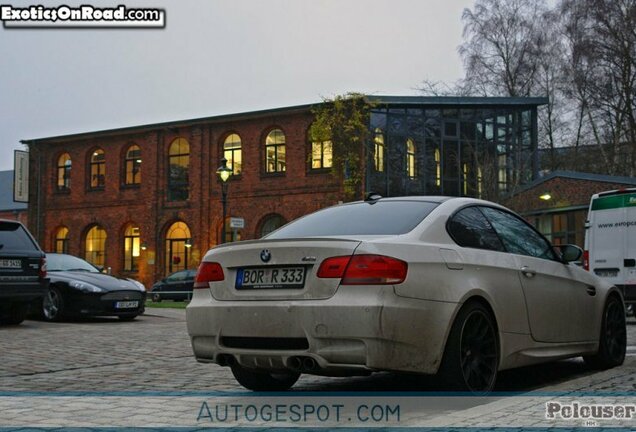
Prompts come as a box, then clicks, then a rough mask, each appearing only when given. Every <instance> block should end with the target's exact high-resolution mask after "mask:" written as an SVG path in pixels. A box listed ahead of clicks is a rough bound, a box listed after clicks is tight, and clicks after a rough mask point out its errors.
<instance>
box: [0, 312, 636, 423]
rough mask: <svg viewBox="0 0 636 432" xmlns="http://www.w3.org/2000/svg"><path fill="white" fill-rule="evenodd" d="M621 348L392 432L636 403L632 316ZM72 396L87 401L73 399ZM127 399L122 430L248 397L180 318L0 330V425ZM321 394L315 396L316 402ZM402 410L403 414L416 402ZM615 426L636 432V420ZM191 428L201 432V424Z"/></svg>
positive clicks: (69, 415)
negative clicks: (619, 355)
mask: <svg viewBox="0 0 636 432" xmlns="http://www.w3.org/2000/svg"><path fill="white" fill-rule="evenodd" d="M628 345H629V348H628V357H627V358H626V361H625V364H624V365H623V366H621V367H619V368H615V369H612V370H608V371H602V372H594V371H590V370H588V369H587V368H586V367H585V366H584V364H583V362H582V360H580V359H574V360H567V361H561V362H556V363H552V364H548V365H541V366H535V367H529V368H522V369H518V370H513V371H505V372H502V373H501V375H500V379H499V381H498V384H497V388H496V390H497V391H498V392H511V391H512V392H522V393H523V394H522V395H520V396H518V397H507V396H506V397H504V396H498V397H492V398H487V399H485V400H479V401H474V400H471V401H467V402H466V403H463V402H462V403H458V404H455V405H457V406H455V407H454V408H453V407H451V405H453V404H449V405H447V406H446V407H445V408H442V407H441V406H439V404H437V405H436V404H431V403H428V402H427V403H426V404H424V405H428V408H427V407H425V406H423V404H422V403H421V401H419V402H418V404H419V408H420V409H419V411H418V410H417V409H413V410H411V411H410V414H409V415H408V416H403V420H404V421H403V422H402V423H400V424H399V425H396V424H393V425H394V426H406V425H418V426H449V425H452V426H454V427H461V426H479V427H481V426H488V427H493V426H515V425H518V424H519V425H523V426H532V425H542V426H546V424H545V422H546V420H545V403H546V400H547V399H546V395H548V396H550V395H552V396H553V395H555V394H556V395H560V396H562V397H563V398H565V399H563V400H564V401H565V402H568V401H570V402H571V401H572V400H573V399H572V398H571V397H570V398H568V395H572V397H578V399H581V400H582V398H585V397H586V396H594V395H603V403H611V402H614V403H618V402H623V403H625V402H629V403H632V404H633V403H636V321H635V320H634V319H633V318H631V319H630V320H628ZM435 390H436V387H435V383H434V382H433V381H432V380H427V379H419V378H415V377H412V376H410V377H401V376H397V375H394V374H388V373H382V374H375V375H373V376H371V377H355V378H325V377H313V376H306V375H304V376H303V377H301V379H300V380H299V382H298V383H297V384H296V385H295V386H294V388H293V392H292V393H289V394H288V395H291V396H290V397H292V398H293V394H294V393H298V392H312V393H311V394H310V395H307V393H303V394H304V395H305V396H302V395H301V396H302V397H306V398H308V400H310V399H311V398H312V397H314V396H316V393H314V392H320V393H325V392H326V394H328V395H329V396H328V398H329V400H331V399H334V398H335V399H334V400H336V399H338V394H347V393H345V392H400V393H401V394H402V395H404V392H428V391H435ZM32 392H37V394H36V395H33V394H31V393H32ZM53 392H56V393H53ZM57 392H65V393H63V394H60V393H57ZM77 392H87V393H88V394H87V395H84V397H79V396H78V395H77V394H76V393H77ZM95 392H99V394H94V393H95ZM130 392H143V393H142V394H141V395H142V397H146V396H147V397H148V398H149V399H148V400H147V401H145V402H144V403H146V404H147V406H146V408H147V409H148V410H149V411H148V410H146V411H144V412H143V413H139V414H136V413H135V410H134V409H133V408H132V406H131V404H130V401H128V402H126V401H124V402H122V401H119V402H117V401H115V400H114V399H113V401H114V402H113V403H114V405H113V410H115V411H114V412H115V413H116V414H117V415H122V416H123V414H126V415H125V416H123V417H125V418H126V422H124V423H121V425H124V426H125V425H128V426H131V425H132V426H134V425H137V426H139V425H141V424H143V425H147V424H153V425H171V426H179V425H181V423H176V424H175V423H174V420H175V419H176V418H178V417H179V415H180V414H181V413H182V411H184V410H190V411H191V410H192V406H194V405H196V406H197V410H198V406H199V405H200V403H201V400H202V396H201V395H206V394H212V395H213V396H214V394H217V393H218V392H229V393H230V394H235V395H237V397H249V396H248V395H246V393H245V392H244V390H243V389H242V388H241V387H240V386H239V385H238V384H237V383H236V382H235V381H234V378H233V377H232V376H231V373H230V372H229V370H228V369H227V368H221V367H219V366H216V365H209V364H199V363H197V362H196V361H195V360H194V358H193V356H192V351H191V347H190V343H189V339H188V337H187V332H186V327H185V312H184V311H183V310H177V309H152V308H151V309H147V313H146V314H145V315H143V316H141V317H139V318H138V319H137V320H136V321H134V322H121V321H119V320H117V319H93V320H84V321H77V322H63V323H46V322H41V321H26V322H24V323H23V324H22V325H20V326H13V327H0V427H6V426H19V425H22V426H28V425H31V426H36V425H40V426H48V425H53V426H55V425H58V426H60V425H64V426H65V425H76V426H91V427H94V426H100V425H101V426H110V425H111V423H109V421H112V417H108V416H107V417H105V420H103V421H101V420H100V421H98V419H95V418H94V417H93V416H91V415H87V414H86V410H88V411H90V409H89V408H87V407H90V406H95V405H92V404H93V403H95V404H98V403H99V404H100V407H101V412H102V413H104V412H107V411H104V409H105V408H104V407H105V405H104V401H103V400H99V401H92V400H91V399H90V397H93V396H95V397H98V398H99V397H102V396H104V397H106V396H109V397H116V396H125V397H129V396H130ZM153 392H154V393H153ZM320 393H317V394H318V397H319V398H320ZM91 394H93V395H92V396H91ZM179 394H181V397H182V399H181V400H179V401H176V402H175V400H174V398H176V397H177V396H178V395H179ZM376 394H377V393H376ZM394 395H395V393H394V394H393V395H391V394H386V393H383V394H381V395H380V396H381V398H382V400H392V399H391V398H392V397H393V396H394ZM47 396H55V397H57V398H58V399H59V398H60V397H62V396H68V397H70V398H71V399H70V400H69V402H68V403H67V404H63V405H62V407H60V405H59V400H52V399H55V397H50V398H47ZM173 396H174V397H173ZM226 396H227V395H226ZM29 397H31V399H29ZM33 397H40V398H44V399H40V400H41V401H45V404H44V405H43V407H44V410H41V408H42V407H41V406H37V407H36V406H34V405H33V401H32V399H33ZM153 397H154V399H153ZM193 397H194V400H192V398H193ZM214 397H216V396H214ZM369 397H372V398H373V396H369ZM25 398H26V399H25ZM171 398H173V400H172V401H171V402H170V399H171ZM124 399H125V398H124ZM322 399H324V397H322ZM407 399H408V398H407ZM296 400H298V398H297V399H296ZM167 401H168V402H167ZM429 402H432V399H429ZM597 402H598V401H597ZM401 403H403V404H406V405H405V406H407V408H408V405H409V404H411V405H412V404H413V403H415V401H414V400H411V401H407V402H405V401H402V402H401ZM47 404H48V405H47ZM193 404H194V405H193ZM135 406H137V405H135ZM166 406H171V407H172V409H173V411H172V412H170V410H168V411H166ZM106 407H107V405H106ZM186 407H188V408H186ZM122 410H123V411H122ZM148 413H151V414H152V418H153V419H154V421H153V422H150V423H149V422H148V421H147V420H148V419H147V416H148V415H149V414H148ZM199 414H200V413H199ZM442 414H443V415H442ZM188 415H189V416H190V417H188V418H192V419H196V413H195V414H191V413H189V414H188ZM144 416H146V417H144ZM123 417H122V418H123ZM55 419H57V420H56V421H57V422H56V421H54V420H55ZM171 419H172V422H171V421H170V420H171ZM51 422H52V423H51ZM131 422H132V423H131ZM520 422H521V423H520ZM619 424H620V425H623V426H629V427H631V428H636V421H635V420H631V423H630V422H629V421H627V420H625V421H623V422H622V423H619ZM187 425H191V424H187ZM192 425H193V426H200V423H197V422H194V423H193V424H192ZM555 425H556V426H561V427H562V426H566V427H569V426H581V425H582V424H581V422H579V423H575V424H568V423H565V424H563V423H554V422H551V423H549V424H548V425H547V426H555ZM288 426H289V425H288ZM292 426H293V425H292Z"/></svg>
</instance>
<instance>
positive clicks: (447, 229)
mask: <svg viewBox="0 0 636 432" xmlns="http://www.w3.org/2000/svg"><path fill="white" fill-rule="evenodd" d="M468 207H477V209H478V210H479V212H480V213H481V214H482V216H483V217H484V218H486V220H487V221H488V223H489V224H490V225H491V227H492V230H493V231H494V232H495V234H496V235H497V238H498V239H499V242H500V243H501V245H502V246H503V248H504V251H503V252H502V251H497V250H493V249H484V248H475V247H471V246H460V245H459V243H458V242H457V240H456V239H455V237H454V236H453V234H452V233H451V230H450V221H451V219H453V218H454V217H455V215H456V214H457V213H459V212H460V211H462V210H464V209H466V208H468ZM481 207H487V208H491V209H494V210H499V211H501V212H503V213H507V214H509V215H511V216H512V217H514V218H516V219H519V220H520V221H522V222H523V223H524V224H525V225H527V226H528V227H530V229H531V230H533V231H534V232H536V233H537V234H538V235H539V237H541V238H542V239H543V240H544V241H545V242H546V243H547V244H549V245H550V247H551V249H552V251H553V253H554V256H555V259H548V258H543V257H536V256H533V255H524V256H530V257H532V258H539V259H544V260H548V261H556V262H559V263H562V264H569V263H567V262H565V261H563V260H562V259H561V258H560V257H559V255H558V254H557V253H556V252H555V251H554V245H553V244H552V242H550V241H549V240H548V239H547V238H546V237H545V236H544V235H543V234H541V233H540V232H539V230H537V229H536V228H535V227H534V226H532V224H531V223H530V222H528V221H526V220H525V219H524V218H522V217H521V216H519V215H518V214H516V213H514V212H513V211H511V210H508V209H507V208H505V207H498V206H494V205H489V204H481V203H471V204H466V205H463V206H461V207H460V208H458V209H456V210H455V211H454V212H453V213H452V214H451V215H450V216H449V217H448V219H447V220H446V232H447V233H448V235H449V236H450V238H451V239H452V240H453V241H454V242H455V244H456V245H457V246H459V247H465V248H470V249H478V250H488V251H491V252H500V253H507V254H513V255H519V254H516V253H514V252H510V251H508V249H507V248H506V244H505V243H504V241H503V240H502V239H501V236H500V235H499V233H498V232H497V230H496V229H495V227H493V226H492V222H491V220H490V219H489V218H488V216H486V215H485V214H484V212H483V211H481Z"/></svg>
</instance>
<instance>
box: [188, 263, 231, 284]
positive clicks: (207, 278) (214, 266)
mask: <svg viewBox="0 0 636 432" xmlns="http://www.w3.org/2000/svg"><path fill="white" fill-rule="evenodd" d="M223 279H225V275H224V274H223V268H222V267H221V264H219V263H215V262H202V263H201V265H199V269H198V270H197V275H196V276H195V278H194V288H195V289H196V288H208V287H209V285H208V283H210V282H219V281H222V280H223Z"/></svg>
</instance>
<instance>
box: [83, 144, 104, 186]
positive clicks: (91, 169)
mask: <svg viewBox="0 0 636 432" xmlns="http://www.w3.org/2000/svg"><path fill="white" fill-rule="evenodd" d="M99 155H101V156H102V159H101V160H95V158H96V157H97V156H99ZM87 186H88V188H87V189H88V190H89V191H99V190H104V189H105V188H106V152H105V151H104V149H102V148H96V149H94V150H91V152H90V156H89V161H88V185H87Z"/></svg>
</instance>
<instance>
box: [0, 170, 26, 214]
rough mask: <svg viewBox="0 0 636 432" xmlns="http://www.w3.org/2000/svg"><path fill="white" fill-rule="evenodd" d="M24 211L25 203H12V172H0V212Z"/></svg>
mask: <svg viewBox="0 0 636 432" xmlns="http://www.w3.org/2000/svg"><path fill="white" fill-rule="evenodd" d="M26 209H27V204H26V203H21V202H14V201H13V170H10V171H0V211H12V210H26Z"/></svg>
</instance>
